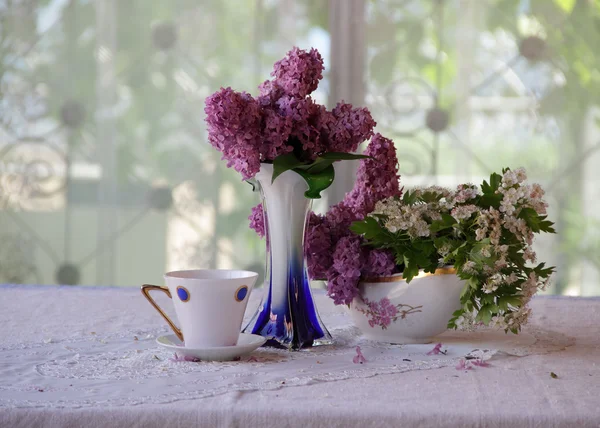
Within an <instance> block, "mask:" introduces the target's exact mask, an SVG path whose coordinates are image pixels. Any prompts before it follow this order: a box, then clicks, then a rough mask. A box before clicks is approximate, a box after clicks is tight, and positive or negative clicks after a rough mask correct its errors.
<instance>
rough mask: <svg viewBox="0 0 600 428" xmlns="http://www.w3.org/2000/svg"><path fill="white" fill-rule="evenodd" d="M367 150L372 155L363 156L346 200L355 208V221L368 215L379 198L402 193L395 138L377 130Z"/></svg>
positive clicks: (348, 204) (366, 152)
mask: <svg viewBox="0 0 600 428" xmlns="http://www.w3.org/2000/svg"><path fill="white" fill-rule="evenodd" d="M364 154H365V155H366V156H370V157H371V158H372V159H368V158H367V159H363V160H361V162H360V165H359V167H358V171H357V173H356V184H355V186H354V188H353V189H352V190H351V191H350V192H349V193H348V194H346V197H345V198H344V201H343V203H342V205H343V206H346V207H348V208H349V209H350V210H351V212H352V215H351V217H352V220H351V221H355V220H362V219H364V218H365V216H366V215H367V214H368V213H370V212H371V211H373V209H374V208H375V204H376V203H377V201H380V200H382V199H386V198H391V197H400V196H401V195H402V190H401V189H400V185H399V183H400V176H399V175H398V158H397V157H396V148H395V146H394V143H393V141H392V140H389V139H387V138H385V137H383V136H382V135H381V134H375V136H373V138H372V139H371V142H370V143H369V145H368V146H367V149H366V150H365V152H364Z"/></svg>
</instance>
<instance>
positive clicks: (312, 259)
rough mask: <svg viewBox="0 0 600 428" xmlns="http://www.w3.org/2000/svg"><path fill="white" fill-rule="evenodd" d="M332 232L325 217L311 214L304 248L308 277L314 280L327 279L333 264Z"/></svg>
mask: <svg viewBox="0 0 600 428" xmlns="http://www.w3.org/2000/svg"><path fill="white" fill-rule="evenodd" d="M331 247H332V242H331V231H330V230H329V227H328V226H327V224H326V223H325V222H324V219H323V217H321V216H319V215H317V214H315V213H314V212H311V213H310V217H309V219H308V227H307V232H306V238H305V241H304V248H305V251H306V262H307V266H308V275H309V277H311V278H313V279H325V278H327V270H328V269H329V268H330V267H331V264H332V254H331V253H332V249H331Z"/></svg>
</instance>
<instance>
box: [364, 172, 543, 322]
mask: <svg viewBox="0 0 600 428" xmlns="http://www.w3.org/2000/svg"><path fill="white" fill-rule="evenodd" d="M526 179H527V174H526V172H525V170H524V169H523V168H519V169H516V170H514V171H512V170H506V172H505V173H504V174H503V176H502V178H501V181H500V186H499V187H498V190H497V191H496V194H497V195H501V200H500V206H499V207H498V208H497V209H496V208H494V207H491V206H485V207H481V206H478V205H477V204H478V203H479V200H478V199H477V198H478V196H479V195H480V192H479V189H478V188H477V187H476V186H474V185H472V184H462V185H460V186H458V187H457V188H456V190H455V191H451V190H448V189H444V188H441V187H438V186H432V187H427V188H422V189H416V190H414V191H413V192H411V193H410V197H409V198H408V200H409V201H410V202H409V203H406V202H404V201H403V200H399V199H395V198H390V199H385V200H382V201H379V202H378V203H377V204H376V206H375V210H374V211H373V213H372V215H384V216H385V222H384V223H383V226H384V227H385V228H386V229H387V230H389V231H390V232H392V233H397V232H401V231H405V232H406V233H407V234H408V236H409V237H410V238H411V239H416V238H427V237H431V236H432V235H435V234H434V233H433V232H432V231H431V224H432V223H433V222H434V221H435V220H440V219H442V218H443V216H442V215H443V214H449V215H451V216H452V217H453V218H454V219H455V220H456V223H457V226H455V229H456V230H455V232H454V233H455V234H454V235H453V236H454V238H453V239H456V238H457V237H458V236H461V235H460V233H463V234H471V233H474V235H475V239H476V241H479V243H478V245H477V247H476V248H477V250H476V253H478V256H477V257H479V259H475V258H473V259H469V260H467V261H466V262H465V263H464V264H463V266H462V271H463V272H464V273H466V274H468V275H471V276H473V277H478V278H482V277H483V278H486V280H485V281H483V282H482V284H481V291H483V293H484V294H487V295H493V294H497V293H498V290H499V289H501V288H502V287H513V288H514V287H515V285H516V287H517V290H519V291H518V292H517V295H518V296H519V297H518V298H519V299H520V301H521V304H520V305H517V306H515V307H509V308H508V310H504V309H502V310H499V312H498V313H497V315H495V316H494V317H492V320H491V325H494V326H497V327H502V328H505V329H518V328H520V326H521V325H523V324H524V323H526V322H527V318H528V317H529V309H528V308H527V304H528V303H529V301H530V299H531V297H532V296H533V295H534V294H535V293H536V292H537V291H538V290H539V289H543V288H545V287H546V286H547V283H548V280H549V279H548V278H545V277H544V278H539V277H538V276H537V275H536V273H535V272H531V273H530V274H529V276H528V277H527V275H526V274H525V273H523V271H522V270H521V269H520V268H519V266H520V264H518V263H517V264H515V261H514V259H511V258H513V257H514V256H515V248H516V249H517V253H516V254H518V257H522V259H523V260H524V261H525V262H531V263H535V262H536V254H535V252H534V251H533V249H532V247H531V246H532V243H533V236H534V233H533V231H532V230H531V228H530V227H529V226H528V223H527V221H526V220H525V219H524V218H520V214H521V213H522V211H523V210H524V209H527V208H528V209H533V210H534V211H535V213H537V214H538V215H544V214H545V213H546V208H547V206H548V205H547V204H546V203H545V202H544V201H543V199H542V198H543V196H544V191H543V190H542V188H541V187H540V185H538V184H532V185H527V184H524V182H525V180H526ZM506 231H508V232H510V233H511V234H512V235H514V237H515V238H516V241H517V242H518V244H514V243H512V244H510V245H511V246H513V247H515V248H513V249H512V250H511V247H509V245H507V242H514V241H506V240H504V243H501V242H502V241H503V236H506ZM457 233H458V234H457ZM462 236H464V235H462ZM511 239H512V238H511ZM450 251H452V246H451V245H449V243H447V242H446V243H445V244H444V245H442V246H441V247H439V248H437V252H438V254H439V256H440V257H441V258H444V257H447V256H448V255H449V254H450ZM470 254H471V255H472V256H474V254H475V253H473V252H471V253H470ZM478 260H479V261H478ZM481 260H485V262H481ZM475 315H476V312H475ZM474 320H475V316H474V314H465V315H463V316H461V317H459V318H458V319H457V320H455V324H456V326H457V327H458V328H465V327H466V326H469V325H472V324H473V323H475V321H474Z"/></svg>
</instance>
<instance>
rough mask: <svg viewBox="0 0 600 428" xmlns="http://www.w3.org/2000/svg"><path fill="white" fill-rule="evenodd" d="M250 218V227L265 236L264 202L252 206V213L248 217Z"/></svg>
mask: <svg viewBox="0 0 600 428" xmlns="http://www.w3.org/2000/svg"><path fill="white" fill-rule="evenodd" d="M248 220H250V229H253V230H254V231H255V232H256V234H257V235H258V236H260V237H261V238H263V237H264V236H265V216H264V211H263V206H262V204H258V205H257V206H255V207H253V208H252V214H250V216H249V217H248Z"/></svg>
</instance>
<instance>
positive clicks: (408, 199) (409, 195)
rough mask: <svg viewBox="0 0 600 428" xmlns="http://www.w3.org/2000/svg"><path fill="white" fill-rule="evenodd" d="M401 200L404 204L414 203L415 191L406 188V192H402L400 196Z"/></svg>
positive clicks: (415, 198)
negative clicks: (402, 194)
mask: <svg viewBox="0 0 600 428" xmlns="http://www.w3.org/2000/svg"><path fill="white" fill-rule="evenodd" d="M402 202H403V203H404V204H405V205H412V204H414V203H415V202H417V193H416V192H411V191H410V190H407V191H406V192H404V196H402Z"/></svg>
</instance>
